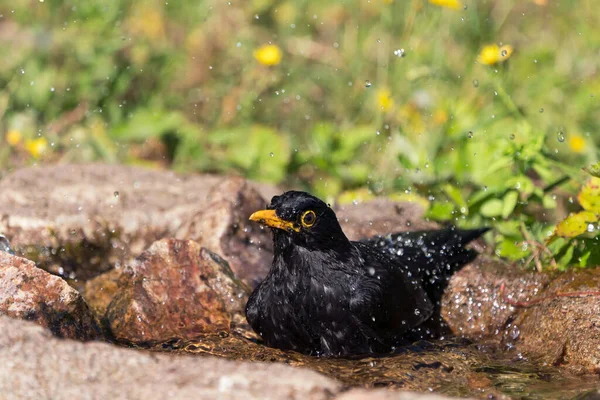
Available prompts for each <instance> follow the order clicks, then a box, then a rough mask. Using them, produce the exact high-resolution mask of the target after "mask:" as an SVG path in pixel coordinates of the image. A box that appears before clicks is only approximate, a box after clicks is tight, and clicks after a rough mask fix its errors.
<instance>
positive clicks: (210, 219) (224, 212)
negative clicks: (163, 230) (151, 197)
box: [175, 178, 273, 287]
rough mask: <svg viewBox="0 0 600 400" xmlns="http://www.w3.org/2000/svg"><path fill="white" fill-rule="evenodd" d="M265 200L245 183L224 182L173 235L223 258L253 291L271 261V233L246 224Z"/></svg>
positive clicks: (242, 181)
mask: <svg viewBox="0 0 600 400" xmlns="http://www.w3.org/2000/svg"><path fill="white" fill-rule="evenodd" d="M266 202H267V201H266V200H265V199H264V198H263V197H262V196H261V195H260V194H259V192H258V190H257V189H256V188H254V187H253V186H252V185H251V184H250V183H249V182H248V181H246V180H244V179H241V178H232V179H227V180H224V181H223V182H222V183H219V184H217V185H215V186H214V188H213V189H212V190H211V191H210V193H209V195H208V197H207V203H206V205H205V206H204V207H203V208H202V210H200V211H199V212H198V213H196V214H195V215H194V216H192V217H191V218H190V219H189V220H188V221H186V222H185V223H184V224H183V225H182V226H181V228H180V229H179V230H178V231H177V232H176V234H175V237H176V238H178V239H191V240H195V241H197V242H198V243H200V244H201V245H202V246H203V247H206V248H207V249H209V250H211V251H213V252H215V253H217V254H219V255H221V256H223V258H224V259H225V260H227V262H228V263H229V265H230V266H231V269H232V270H233V272H234V274H235V275H236V276H237V277H238V278H240V279H242V280H244V281H245V282H246V283H248V284H250V285H251V286H252V287H255V286H256V285H257V284H258V283H259V282H260V281H261V280H262V278H264V277H265V276H266V275H267V272H268V271H269V268H270V266H271V261H272V259H273V240H272V238H271V232H270V230H268V229H264V228H263V227H261V226H260V225H258V224H256V223H254V222H251V221H249V218H250V215H251V214H252V213H253V212H255V211H257V210H260V209H263V208H264V207H265V204H266Z"/></svg>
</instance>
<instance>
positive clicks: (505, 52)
mask: <svg viewBox="0 0 600 400" xmlns="http://www.w3.org/2000/svg"><path fill="white" fill-rule="evenodd" d="M500 54H501V55H502V57H506V55H507V54H508V52H507V51H506V50H502V51H501V52H500Z"/></svg>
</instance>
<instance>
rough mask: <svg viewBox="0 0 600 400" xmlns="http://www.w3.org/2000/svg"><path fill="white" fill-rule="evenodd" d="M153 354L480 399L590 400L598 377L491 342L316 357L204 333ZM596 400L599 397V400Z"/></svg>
mask: <svg viewBox="0 0 600 400" xmlns="http://www.w3.org/2000/svg"><path fill="white" fill-rule="evenodd" d="M151 348H152V349H153V350H156V351H169V352H178V353H187V354H189V353H193V354H205V355H214V356H218V357H224V358H228V359H234V360H245V361H264V362H283V363H286V364H289V365H294V366H302V367H307V368H310V369H313V370H315V371H318V372H321V373H323V374H325V375H328V376H331V377H334V378H336V379H338V380H339V381H341V382H343V383H344V384H346V385H348V386H360V387H386V388H390V389H402V390H414V391H421V392H428V391H430V392H437V393H443V394H446V395H450V396H462V397H475V398H485V399H502V398H510V399H571V398H580V399H583V398H585V399H592V398H594V397H593V395H592V393H598V390H600V378H599V377H598V376H574V375H571V374H569V373H567V372H566V371H565V370H564V369H560V368H556V367H551V366H542V365H539V364H537V363H536V362H535V361H534V360H527V359H524V358H522V357H520V355H518V354H516V353H514V352H512V351H504V350H503V349H500V348H498V346H497V345H495V344H487V343H472V342H469V341H466V340H461V339H452V340H444V341H433V342H424V341H423V342H418V343H415V344H414V345H413V346H409V347H403V348H401V349H398V351H397V352H396V353H394V354H393V355H389V356H381V357H367V358H345V359H342V358H317V357H311V356H305V355H302V354H298V353H295V352H284V351H280V350H277V349H271V348H268V347H265V346H263V345H261V344H260V343H257V342H256V340H255V339H253V338H252V337H251V335H249V334H246V333H243V332H237V333H232V334H225V333H223V334H221V335H206V336H204V337H202V338H199V339H196V340H192V341H181V340H174V341H170V342H165V343H158V344H154V345H153V346H151ZM599 398H600V397H599Z"/></svg>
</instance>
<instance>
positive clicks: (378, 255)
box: [246, 192, 485, 355]
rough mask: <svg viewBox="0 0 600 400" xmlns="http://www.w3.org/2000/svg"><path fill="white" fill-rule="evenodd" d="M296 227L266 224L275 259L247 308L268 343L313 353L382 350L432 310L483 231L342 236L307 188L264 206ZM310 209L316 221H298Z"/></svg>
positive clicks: (407, 334) (422, 321) (420, 323)
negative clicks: (357, 238) (354, 239)
mask: <svg viewBox="0 0 600 400" xmlns="http://www.w3.org/2000/svg"><path fill="white" fill-rule="evenodd" d="M268 208H269V209H271V210H275V213H276V215H277V217H278V218H280V219H282V220H284V221H288V222H290V223H293V224H294V225H293V226H295V227H298V228H299V229H298V230H297V231H296V230H282V229H273V240H274V251H275V255H274V259H273V265H272V267H271V269H270V271H269V273H268V275H267V277H266V278H265V279H264V281H263V282H261V283H260V284H259V285H258V287H257V288H256V289H255V290H254V292H253V293H252V295H251V296H250V298H249V300H248V303H247V305H246V317H247V319H248V322H249V323H250V325H251V326H252V328H253V329H254V330H255V331H256V332H257V333H258V334H259V335H260V336H261V337H262V338H263V340H264V342H265V343H266V344H267V345H269V346H272V347H278V348H282V349H291V350H296V351H299V352H303V353H309V354H317V355H351V354H367V353H383V352H389V351H391V350H392V349H394V347H395V346H396V345H398V344H400V343H403V341H404V340H405V339H406V337H412V336H414V332H415V328H419V327H422V326H425V324H426V322H427V321H428V320H430V319H431V318H432V316H434V315H435V314H436V310H438V309H439V307H438V304H439V298H440V296H441V290H443V287H445V284H446V282H447V280H448V277H449V276H450V275H451V274H452V273H453V271H455V270H456V269H458V268H459V267H460V266H461V265H463V264H464V263H466V262H468V261H470V260H471V259H472V258H473V257H475V253H474V252H473V251H471V250H467V249H465V248H464V245H465V244H467V243H468V242H469V241H471V240H473V239H475V238H476V237H478V236H480V235H481V234H483V232H485V229H481V230H472V231H461V230H458V229H456V228H450V229H446V230H440V231H428V232H413V233H398V234H394V235H388V236H385V237H378V238H373V239H369V240H366V241H363V242H351V241H349V240H348V239H347V238H346V236H345V235H344V232H343V231H342V229H341V227H340V225H339V222H338V220H337V218H336V216H335V213H334V212H333V210H331V208H330V207H328V206H327V205H326V204H325V203H323V202H322V201H321V200H319V199H317V198H316V197H314V196H311V195H309V194H308V193H304V192H286V193H284V194H283V195H281V196H275V197H273V199H272V201H271V205H270V206H269V207H268ZM307 210H311V211H314V213H315V214H316V222H315V223H314V225H311V226H310V227H307V226H304V227H303V226H302V224H301V215H302V214H303V213H304V212H305V211H307Z"/></svg>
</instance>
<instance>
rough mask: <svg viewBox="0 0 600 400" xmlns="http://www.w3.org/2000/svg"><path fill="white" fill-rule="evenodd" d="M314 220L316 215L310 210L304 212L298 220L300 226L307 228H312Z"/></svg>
mask: <svg viewBox="0 0 600 400" xmlns="http://www.w3.org/2000/svg"><path fill="white" fill-rule="evenodd" d="M316 220H317V215H316V214H315V212H314V211H311V210H308V211H305V212H304V214H302V218H301V219H300V221H301V222H302V225H304V226H305V227H307V228H308V227H311V226H313V225H314V224H315V221H316Z"/></svg>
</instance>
